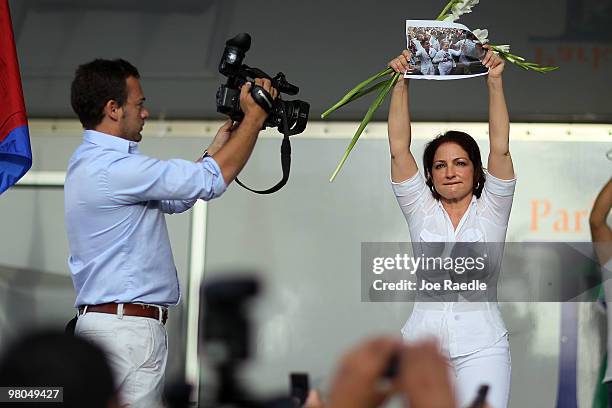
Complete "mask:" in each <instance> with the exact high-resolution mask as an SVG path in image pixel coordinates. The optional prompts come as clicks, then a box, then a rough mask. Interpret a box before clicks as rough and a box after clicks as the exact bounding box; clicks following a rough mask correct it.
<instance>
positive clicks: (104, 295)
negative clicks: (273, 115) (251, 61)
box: [64, 59, 277, 407]
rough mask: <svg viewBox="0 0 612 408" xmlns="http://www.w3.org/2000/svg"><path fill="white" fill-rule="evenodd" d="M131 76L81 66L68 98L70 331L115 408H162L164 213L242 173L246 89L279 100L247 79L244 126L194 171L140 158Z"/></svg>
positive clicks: (173, 282) (171, 298) (248, 147)
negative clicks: (91, 353) (74, 317)
mask: <svg viewBox="0 0 612 408" xmlns="http://www.w3.org/2000/svg"><path fill="white" fill-rule="evenodd" d="M139 78H140V75H139V73H138V70H137V69H136V68H135V67H134V66H133V65H131V64H130V63H129V62H127V61H125V60H122V59H117V60H103V59H96V60H94V61H91V62H89V63H87V64H84V65H81V66H80V67H79V68H78V69H77V71H76V76H75V78H74V81H73V82H72V89H71V103H72V107H73V109H74V111H75V113H76V114H77V116H78V117H79V120H80V121H81V124H82V125H83V128H84V129H85V130H84V135H83V143H82V144H81V145H80V146H79V147H78V148H77V149H76V151H75V152H74V154H73V156H72V157H71V159H70V161H69V163H68V170H67V174H66V181H65V187H64V191H65V222H66V230H67V234H68V243H69V251H70V256H69V258H68V264H69V267H70V270H71V272H72V278H73V283H74V287H75V289H76V292H77V298H76V304H75V306H76V307H77V308H78V314H79V317H78V321H77V324H76V330H75V332H76V333H77V334H78V335H81V336H83V337H87V338H89V339H91V340H92V341H94V342H97V343H98V344H99V345H101V346H102V347H103V348H104V349H105V351H106V352H107V353H108V357H109V361H110V363H111V365H112V368H113V371H114V375H115V379H116V381H117V382H116V386H117V387H118V388H119V392H120V398H121V404H129V405H130V406H131V407H137V406H143V407H144V406H146V407H154V406H157V405H158V404H159V403H160V397H161V392H162V388H163V379H164V371H165V367H166V360H167V354H168V347H167V333H166V329H165V327H164V325H165V323H166V319H167V316H168V309H167V308H168V306H169V305H176V304H177V303H178V301H179V298H180V289H179V283H178V276H177V272H176V267H175V265H174V259H173V256H172V250H171V247H170V241H169V238H168V232H167V228H166V222H165V218H164V214H173V213H180V212H183V211H186V210H188V209H189V208H191V207H192V206H193V205H194V204H195V202H196V200H197V199H203V200H211V199H213V198H217V197H219V196H220V195H222V194H223V193H224V192H225V190H226V188H227V185H228V184H229V183H231V182H232V180H234V178H235V177H236V176H237V174H238V173H239V172H240V170H241V169H242V168H243V166H244V165H245V164H246V162H247V160H248V158H249V156H250V154H251V152H252V151H253V148H254V147H255V142H256V140H257V137H258V134H259V131H260V130H261V129H262V127H263V124H264V121H265V120H266V118H267V116H268V114H267V113H266V111H265V110H264V109H262V108H261V107H260V106H259V105H258V104H257V103H256V102H255V100H254V99H253V98H252V96H251V93H250V90H251V88H252V87H255V86H257V87H258V88H257V89H258V91H260V88H263V90H264V91H265V92H267V93H268V94H269V95H268V96H271V97H272V98H276V96H277V91H276V89H274V87H272V85H271V82H270V80H268V79H260V78H258V79H255V85H251V84H250V83H248V82H247V83H246V84H245V85H244V86H242V89H241V91H240V107H241V109H242V111H243V112H244V118H243V119H242V121H241V122H240V123H236V124H234V123H232V121H231V120H228V121H227V122H226V123H225V124H224V125H223V126H221V128H220V129H219V131H218V133H217V135H216V137H215V138H214V140H213V142H212V144H211V145H210V146H209V148H208V149H207V151H205V152H204V155H203V156H202V157H201V158H200V159H198V160H197V161H196V162H189V161H186V160H180V159H173V160H158V159H155V158H151V157H147V156H144V155H142V154H140V153H139V151H138V142H140V141H141V139H142V135H141V132H142V129H143V127H144V123H145V120H146V119H147V118H148V116H149V112H148V111H147V109H146V108H145V106H144V101H145V97H144V94H143V91H142V88H141V85H140V82H139Z"/></svg>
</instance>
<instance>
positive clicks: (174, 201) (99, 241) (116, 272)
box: [64, 130, 226, 307]
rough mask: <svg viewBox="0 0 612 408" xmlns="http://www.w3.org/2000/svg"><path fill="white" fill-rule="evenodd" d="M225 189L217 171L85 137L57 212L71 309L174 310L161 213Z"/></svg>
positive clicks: (208, 163)
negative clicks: (61, 214) (72, 295)
mask: <svg viewBox="0 0 612 408" xmlns="http://www.w3.org/2000/svg"><path fill="white" fill-rule="evenodd" d="M225 189H226V185H225V181H224V180H223V175H222V174H221V170H220V169H219V166H218V165H217V163H216V162H215V161H214V160H213V159H212V158H210V157H207V158H206V159H204V160H203V161H202V162H200V163H194V162H190V161H187V160H179V159H173V160H158V159H154V158H151V157H147V156H143V155H141V154H140V153H139V152H138V144H137V143H135V142H130V141H128V140H125V139H121V138H119V137H116V136H112V135H107V134H104V133H100V132H96V131H93V130H86V131H85V133H84V135H83V144H81V145H80V146H79V147H78V148H77V149H76V151H75V152H74V154H73V155H72V157H71V158H70V161H69V162H68V171H67V173H66V182H65V185H64V199H65V202H64V210H65V222H66V230H67V233H68V244H69V251H70V255H69V257H68V265H69V267H70V271H71V272H72V280H73V283H74V287H75V289H76V292H77V298H76V304H75V306H77V307H79V306H82V305H95V304H101V303H109V302H115V303H131V302H141V303H151V304H156V305H173V304H177V303H178V301H179V299H180V289H179V283H178V276H177V273H176V267H175V265H174V258H173V257H172V249H171V247H170V240H169V238H168V230H167V228H166V220H165V218H164V213H167V214H173V213H180V212H183V211H186V210H188V209H189V208H191V207H192V206H193V204H195V202H196V200H197V199H198V198H201V199H203V200H210V199H213V198H215V197H218V196H220V195H221V194H223V192H224V191H225Z"/></svg>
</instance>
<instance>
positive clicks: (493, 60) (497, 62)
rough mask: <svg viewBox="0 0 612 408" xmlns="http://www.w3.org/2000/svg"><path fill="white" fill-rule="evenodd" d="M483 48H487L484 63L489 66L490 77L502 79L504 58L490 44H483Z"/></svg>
mask: <svg viewBox="0 0 612 408" xmlns="http://www.w3.org/2000/svg"><path fill="white" fill-rule="evenodd" d="M483 48H485V49H486V50H487V54H486V55H485V57H484V58H483V59H482V65H484V66H485V67H487V68H489V79H501V77H502V73H503V72H504V66H505V63H504V60H503V58H501V57H500V56H499V55H497V54H496V53H495V52H494V51H493V50H492V49H491V46H490V45H489V44H485V45H483Z"/></svg>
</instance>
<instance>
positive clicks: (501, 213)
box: [480, 173, 516, 226]
mask: <svg viewBox="0 0 612 408" xmlns="http://www.w3.org/2000/svg"><path fill="white" fill-rule="evenodd" d="M515 187H516V178H513V179H511V180H502V179H499V178H497V177H495V176H493V175H491V174H490V173H486V180H485V184H484V188H483V190H482V196H481V197H480V198H481V201H482V202H483V204H484V208H483V209H482V215H483V216H484V217H486V218H488V219H490V220H491V221H492V222H494V223H495V224H497V225H501V226H507V225H508V221H509V219H510V211H511V210H512V201H513V199H514V189H515Z"/></svg>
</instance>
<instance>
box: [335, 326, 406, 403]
mask: <svg viewBox="0 0 612 408" xmlns="http://www.w3.org/2000/svg"><path fill="white" fill-rule="evenodd" d="M401 348H402V345H401V341H400V340H399V339H393V338H388V337H380V338H376V339H373V340H370V341H367V342H365V343H362V344H360V345H358V346H357V347H355V348H354V349H353V350H351V351H349V352H348V353H347V354H346V355H345V356H344V358H343V359H342V360H341V362H340V366H339V368H338V370H337V372H336V375H335V379H334V381H333V383H332V388H331V391H330V398H329V405H328V407H329V408H374V407H378V406H379V405H380V404H382V403H383V402H384V401H385V400H386V399H387V397H389V395H391V393H392V390H391V389H389V388H387V389H381V387H380V384H379V382H380V380H381V378H382V375H383V373H384V371H385V369H386V368H387V366H388V364H389V361H390V359H391V356H392V355H393V354H394V353H395V352H399V351H400V350H401Z"/></svg>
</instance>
